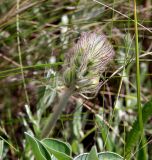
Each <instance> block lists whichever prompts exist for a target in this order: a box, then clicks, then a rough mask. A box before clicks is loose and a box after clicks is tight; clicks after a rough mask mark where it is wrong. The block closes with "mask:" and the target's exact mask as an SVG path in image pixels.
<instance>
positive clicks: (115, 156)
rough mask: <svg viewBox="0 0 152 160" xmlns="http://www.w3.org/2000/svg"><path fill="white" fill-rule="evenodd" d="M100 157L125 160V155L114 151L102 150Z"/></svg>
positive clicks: (102, 159)
mask: <svg viewBox="0 0 152 160" xmlns="http://www.w3.org/2000/svg"><path fill="white" fill-rule="evenodd" d="M98 157H99V160H124V158H123V157H121V156H120V155H118V154H117V153H114V152H101V153H99V154H98Z"/></svg>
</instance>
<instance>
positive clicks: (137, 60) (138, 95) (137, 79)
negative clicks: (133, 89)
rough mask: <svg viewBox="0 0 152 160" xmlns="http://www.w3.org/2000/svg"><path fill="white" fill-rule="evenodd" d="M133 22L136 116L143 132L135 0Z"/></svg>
mask: <svg viewBox="0 0 152 160" xmlns="http://www.w3.org/2000/svg"><path fill="white" fill-rule="evenodd" d="M134 19H135V21H134V24H135V45H136V46H135V51H136V86H137V106H138V117H139V127H140V131H142V132H143V121H142V108H141V100H140V65H139V45H138V26H137V25H138V20H137V9H136V0H134Z"/></svg>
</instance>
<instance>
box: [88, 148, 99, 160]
mask: <svg viewBox="0 0 152 160" xmlns="http://www.w3.org/2000/svg"><path fill="white" fill-rule="evenodd" d="M88 160H99V158H98V153H97V149H96V147H95V146H93V147H92V149H91V151H90V153H89V155H88Z"/></svg>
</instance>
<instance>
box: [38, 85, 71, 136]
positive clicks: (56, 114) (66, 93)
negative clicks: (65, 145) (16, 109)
mask: <svg viewBox="0 0 152 160" xmlns="http://www.w3.org/2000/svg"><path fill="white" fill-rule="evenodd" d="M73 92H74V87H70V88H67V89H66V90H65V91H64V93H63V94H62V96H61V98H60V101H59V103H58V104H57V105H56V106H55V108H54V112H53V114H52V115H50V116H49V118H48V122H47V124H46V126H44V128H43V130H42V135H41V137H42V138H45V137H49V135H50V133H51V130H52V129H53V127H54V126H55V124H56V122H57V120H58V118H59V116H60V115H61V113H62V110H63V109H64V108H65V107H66V105H67V102H68V99H69V98H70V96H71V95H72V94H73Z"/></svg>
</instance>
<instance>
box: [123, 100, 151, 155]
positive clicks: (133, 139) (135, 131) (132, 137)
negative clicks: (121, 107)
mask: <svg viewBox="0 0 152 160" xmlns="http://www.w3.org/2000/svg"><path fill="white" fill-rule="evenodd" d="M151 115H152V100H151V101H149V102H147V103H146V104H145V105H144V106H143V109H142V119H143V124H144V125H145V124H146V123H147V120H148V118H149V117H150V116H151ZM141 136H143V135H142V132H141V130H140V128H139V123H138V119H137V120H136V121H135V122H134V124H133V127H132V129H131V130H130V132H129V133H128V134H127V138H126V146H125V155H126V157H130V155H131V153H132V149H133V147H134V146H135V145H136V144H137V142H138V140H140V139H139V138H141ZM143 145H144V144H143Z"/></svg>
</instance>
